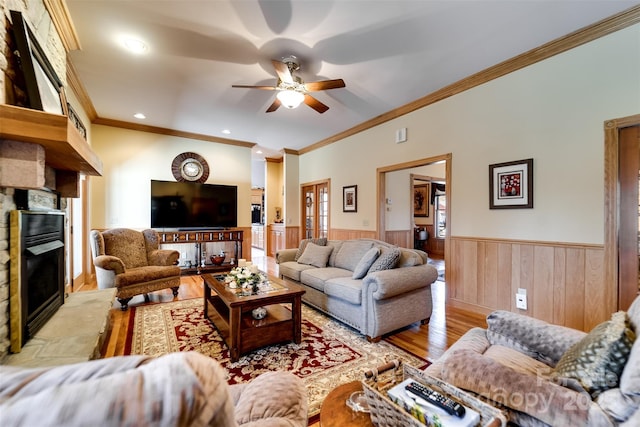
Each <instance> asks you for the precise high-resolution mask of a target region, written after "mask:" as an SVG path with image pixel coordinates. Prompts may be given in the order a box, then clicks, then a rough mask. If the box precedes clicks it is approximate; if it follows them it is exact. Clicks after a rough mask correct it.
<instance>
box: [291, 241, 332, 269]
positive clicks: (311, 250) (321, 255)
mask: <svg viewBox="0 0 640 427" xmlns="http://www.w3.org/2000/svg"><path fill="white" fill-rule="evenodd" d="M331 251H333V247H332V246H320V245H316V244H315V243H311V242H309V243H307V245H306V247H305V249H304V252H303V253H302V255H300V258H298V263H299V264H306V265H313V266H314V267H318V268H324V267H326V266H327V261H329V256H330V255H331Z"/></svg>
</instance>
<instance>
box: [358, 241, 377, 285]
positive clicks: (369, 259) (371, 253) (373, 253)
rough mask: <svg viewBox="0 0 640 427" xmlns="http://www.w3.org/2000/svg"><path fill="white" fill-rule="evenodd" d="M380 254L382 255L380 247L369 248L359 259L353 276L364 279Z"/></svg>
mask: <svg viewBox="0 0 640 427" xmlns="http://www.w3.org/2000/svg"><path fill="white" fill-rule="evenodd" d="M378 255H380V248H371V249H369V250H368V251H367V253H365V254H364V256H363V257H362V258H360V261H358V264H357V265H356V268H355V269H354V270H353V275H352V276H351V278H352V279H362V278H363V277H364V276H366V275H367V272H368V271H369V268H370V267H371V264H373V262H374V261H375V260H376V259H377V258H378Z"/></svg>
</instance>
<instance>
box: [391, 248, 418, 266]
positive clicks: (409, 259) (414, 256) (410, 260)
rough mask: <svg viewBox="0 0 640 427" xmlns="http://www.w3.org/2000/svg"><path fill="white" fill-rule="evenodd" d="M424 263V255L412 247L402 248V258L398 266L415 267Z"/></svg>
mask: <svg viewBox="0 0 640 427" xmlns="http://www.w3.org/2000/svg"><path fill="white" fill-rule="evenodd" d="M422 264H424V260H423V259H422V257H421V256H420V255H419V254H418V253H417V252H415V251H412V250H411V249H404V248H400V259H399V260H398V265H397V266H398V268H402V267H413V266H415V265H422Z"/></svg>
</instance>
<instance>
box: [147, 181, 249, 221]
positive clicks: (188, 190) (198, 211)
mask: <svg viewBox="0 0 640 427" xmlns="http://www.w3.org/2000/svg"><path fill="white" fill-rule="evenodd" d="M237 226H238V187H236V186H234V185H217V184H200V183H195V182H175V181H156V180H151V228H177V229H179V230H194V229H204V228H216V229H217V228H230V227H237Z"/></svg>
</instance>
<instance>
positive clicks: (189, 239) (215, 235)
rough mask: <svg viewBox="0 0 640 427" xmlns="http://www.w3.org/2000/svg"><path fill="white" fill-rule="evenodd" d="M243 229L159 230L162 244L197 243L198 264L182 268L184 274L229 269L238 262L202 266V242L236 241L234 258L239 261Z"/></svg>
mask: <svg viewBox="0 0 640 427" xmlns="http://www.w3.org/2000/svg"><path fill="white" fill-rule="evenodd" d="M243 233H244V232H243V230H232V229H226V230H184V231H158V236H159V239H160V241H159V243H160V244H163V243H164V244H181V243H185V244H195V245H196V260H195V261H196V265H194V266H193V267H188V268H187V267H183V268H181V274H182V275H191V274H202V273H213V272H219V271H220V272H222V271H229V270H231V269H232V268H234V267H235V266H236V265H237V264H229V263H224V264H222V265H204V266H202V265H201V264H202V251H201V249H200V246H201V244H202V243H213V242H234V243H235V245H234V247H235V250H234V259H235V262H236V263H237V262H238V261H237V260H238V259H240V258H242V240H243Z"/></svg>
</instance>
